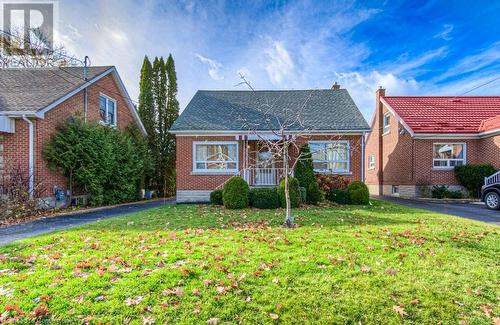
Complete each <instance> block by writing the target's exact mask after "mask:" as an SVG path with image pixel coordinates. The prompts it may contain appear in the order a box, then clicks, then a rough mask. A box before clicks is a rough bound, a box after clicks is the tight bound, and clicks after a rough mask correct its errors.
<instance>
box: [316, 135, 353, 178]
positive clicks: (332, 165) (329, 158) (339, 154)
mask: <svg viewBox="0 0 500 325" xmlns="http://www.w3.org/2000/svg"><path fill="white" fill-rule="evenodd" d="M309 147H310V149H311V155H312V160H313V166H314V171H315V172H317V173H332V174H334V173H339V174H345V173H349V141H310V142H309Z"/></svg>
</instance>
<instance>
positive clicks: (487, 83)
mask: <svg viewBox="0 0 500 325" xmlns="http://www.w3.org/2000/svg"><path fill="white" fill-rule="evenodd" d="M498 79H500V77H496V78H494V79H491V80H490V81H487V82H485V83H483V84H481V85H479V86H476V87H474V88H472V89H471V90H468V91H466V92H464V93H462V94H460V95H458V96H463V95H465V94H468V93H470V92H473V91H474V90H476V89H479V88H481V87H484V86H486V85H489V84H490V83H492V82H495V81H497V80H498ZM455 97H457V96H455Z"/></svg>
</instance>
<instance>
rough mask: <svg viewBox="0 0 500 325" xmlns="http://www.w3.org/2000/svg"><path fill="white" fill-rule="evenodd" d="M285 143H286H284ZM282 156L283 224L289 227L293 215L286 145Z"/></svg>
mask: <svg viewBox="0 0 500 325" xmlns="http://www.w3.org/2000/svg"><path fill="white" fill-rule="evenodd" d="M285 145H286V144H285ZM284 153H285V154H284V158H285V159H283V163H284V165H285V166H284V167H285V201H286V217H285V224H286V226H287V227H289V228H291V227H292V226H293V216H292V207H291V202H290V186H289V184H288V168H289V166H288V147H287V148H285V149H284Z"/></svg>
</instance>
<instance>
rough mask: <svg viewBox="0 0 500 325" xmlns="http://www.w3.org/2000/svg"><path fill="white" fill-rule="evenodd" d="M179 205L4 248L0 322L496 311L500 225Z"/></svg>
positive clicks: (325, 319)
mask: <svg viewBox="0 0 500 325" xmlns="http://www.w3.org/2000/svg"><path fill="white" fill-rule="evenodd" d="M295 214H296V222H297V223H298V224H299V227H298V228H296V229H285V228H282V227H281V226H280V224H281V223H282V221H283V220H282V219H283V216H282V215H283V213H282V211H279V212H276V211H274V210H273V211H266V210H243V211H228V210H224V209H223V208H218V207H217V208H215V207H209V206H189V205H181V206H169V207H162V208H156V209H152V210H148V211H145V212H141V213H137V214H133V215H129V216H126V217H121V218H115V219H108V220H105V221H101V222H98V223H93V224H88V225H85V226H82V227H79V228H74V229H71V230H67V231H62V232H57V233H53V234H49V235H45V236H41V237H37V238H34V239H29V240H25V241H22V242H18V243H16V244H11V245H9V246H4V247H0V312H2V313H3V314H2V315H1V320H0V323H2V322H3V321H6V320H9V319H11V320H14V319H19V318H20V319H23V320H31V321H33V320H35V319H37V320H43V319H47V320H53V321H56V322H62V321H66V322H67V323H75V322H78V323H84V322H90V323H99V322H103V323H106V322H111V323H122V322H123V323H128V322H130V323H146V324H152V323H166V322H168V323H208V324H216V323H221V324H223V323H259V324H260V323H273V322H276V323H280V322H281V323H305V322H306V323H321V324H326V323H328V324H331V323H340V324H344V323H352V324H398V323H404V322H408V323H414V324H423V323H425V324H437V323H443V324H492V323H495V322H496V323H497V324H498V322H500V320H499V319H498V318H497V317H500V307H499V303H500V301H499V299H500V279H499V278H500V272H499V269H500V262H499V261H500V259H499V256H500V228H498V227H495V226H491V225H487V224H483V223H478V222H473V221H468V220H463V219H459V218H454V217H450V216H446V215H442V214H437V213H432V212H428V211H423V210H415V209H409V208H406V207H401V206H397V205H392V204H388V203H380V202H375V204H374V205H373V206H370V207H356V206H351V207H321V208H309V209H299V210H296V211H295Z"/></svg>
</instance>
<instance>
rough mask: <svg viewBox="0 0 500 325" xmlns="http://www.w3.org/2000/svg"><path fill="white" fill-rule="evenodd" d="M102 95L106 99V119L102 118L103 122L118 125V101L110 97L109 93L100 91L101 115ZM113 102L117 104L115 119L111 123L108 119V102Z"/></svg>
mask: <svg viewBox="0 0 500 325" xmlns="http://www.w3.org/2000/svg"><path fill="white" fill-rule="evenodd" d="M101 97H104V98H105V99H106V121H103V120H102V119H101V120H100V122H101V124H103V125H108V126H116V124H117V123H116V121H117V120H118V116H117V115H118V106H117V103H116V99H114V98H111V97H109V96H108V95H105V94H103V93H99V107H98V109H99V116H100V115H101ZM110 101H111V102H113V103H114V104H115V114H114V121H113V123H109V122H108V121H107V120H108V102H110Z"/></svg>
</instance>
